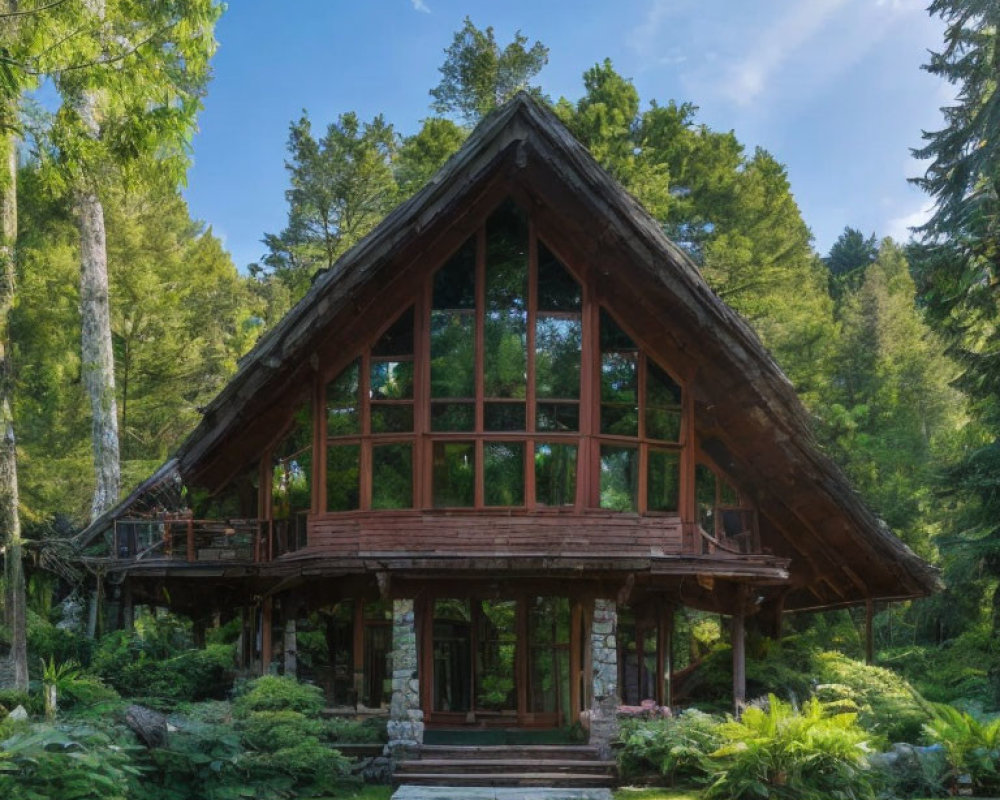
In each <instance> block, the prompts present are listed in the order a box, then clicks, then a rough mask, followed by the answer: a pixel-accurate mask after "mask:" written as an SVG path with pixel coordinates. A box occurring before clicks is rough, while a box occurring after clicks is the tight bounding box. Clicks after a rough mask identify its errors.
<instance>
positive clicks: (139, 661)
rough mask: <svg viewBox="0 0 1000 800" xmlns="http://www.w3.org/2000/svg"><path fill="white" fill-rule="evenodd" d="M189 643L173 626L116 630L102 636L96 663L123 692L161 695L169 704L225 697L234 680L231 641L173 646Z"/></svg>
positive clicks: (141, 695) (94, 660) (151, 696)
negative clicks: (150, 632) (149, 632)
mask: <svg viewBox="0 0 1000 800" xmlns="http://www.w3.org/2000/svg"><path fill="white" fill-rule="evenodd" d="M174 642H180V643H182V644H184V643H186V642H187V640H186V639H184V638H183V636H181V635H180V634H179V633H178V631H177V629H176V627H175V626H174V625H171V626H168V627H167V628H166V632H163V631H159V630H158V629H157V632H156V633H155V635H154V636H152V637H151V638H150V639H145V638H143V636H142V635H141V631H140V630H138V629H137V630H136V631H135V632H129V631H115V632H114V633H112V634H110V635H109V636H106V637H105V638H104V639H102V640H101V643H100V645H99V646H98V648H97V651H96V652H95V654H94V659H93V668H94V670H95V671H96V672H97V674H98V675H100V676H101V677H102V678H103V679H104V680H105V681H106V682H107V683H109V684H110V685H111V686H113V687H114V688H115V689H116V690H118V691H119V692H121V694H123V695H125V696H128V697H142V698H144V699H147V700H148V699H150V698H159V699H161V700H163V701H166V702H167V703H168V704H169V703H171V702H176V701H180V700H201V699H205V698H209V697H219V696H221V695H222V694H223V693H224V692H225V691H226V689H227V688H228V687H229V685H230V681H231V671H232V666H233V654H234V649H233V647H232V645H224V644H216V645H209V646H208V647H206V648H205V649H204V650H195V649H183V648H181V647H179V648H178V649H169V648H170V647H172V643H174Z"/></svg>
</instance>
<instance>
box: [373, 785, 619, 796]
mask: <svg viewBox="0 0 1000 800" xmlns="http://www.w3.org/2000/svg"><path fill="white" fill-rule="evenodd" d="M392 800H612V799H611V790H610V789H606V788H593V787H591V788H587V787H558V788H552V787H539V788H516V787H505V786H417V785H414V784H403V785H402V786H400V787H399V788H398V789H396V791H395V793H394V794H393V795H392Z"/></svg>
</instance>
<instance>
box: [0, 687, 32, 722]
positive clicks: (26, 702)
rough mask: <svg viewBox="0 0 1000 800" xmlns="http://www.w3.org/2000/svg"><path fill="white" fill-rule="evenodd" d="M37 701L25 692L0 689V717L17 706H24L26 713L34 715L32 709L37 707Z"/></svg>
mask: <svg viewBox="0 0 1000 800" xmlns="http://www.w3.org/2000/svg"><path fill="white" fill-rule="evenodd" d="M37 703H38V699H37V698H32V697H31V695H29V694H28V693H27V692H21V691H18V690H17V689H0V716H2V715H4V714H8V713H10V712H11V711H13V710H14V709H15V708H17V707H18V706H24V709H25V710H26V711H30V712H32V713H35V712H34V710H33V708H34V707H37Z"/></svg>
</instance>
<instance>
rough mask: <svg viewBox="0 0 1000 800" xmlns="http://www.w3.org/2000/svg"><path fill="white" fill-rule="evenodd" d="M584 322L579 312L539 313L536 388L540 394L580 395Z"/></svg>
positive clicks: (551, 395)
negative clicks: (565, 313)
mask: <svg viewBox="0 0 1000 800" xmlns="http://www.w3.org/2000/svg"><path fill="white" fill-rule="evenodd" d="M582 342H583V326H582V325H581V323H580V317H579V315H577V316H573V317H554V316H546V315H543V314H539V315H538V319H537V322H536V324H535V391H536V393H537V394H538V396H539V397H556V398H562V399H573V398H578V397H579V396H580V351H581V348H582Z"/></svg>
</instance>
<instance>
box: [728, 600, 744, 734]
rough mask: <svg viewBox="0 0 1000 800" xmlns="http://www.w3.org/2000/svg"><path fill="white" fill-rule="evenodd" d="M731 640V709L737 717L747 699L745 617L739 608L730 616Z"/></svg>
mask: <svg viewBox="0 0 1000 800" xmlns="http://www.w3.org/2000/svg"><path fill="white" fill-rule="evenodd" d="M732 640H733V711H734V714H735V716H736V717H737V718H739V717H740V715H741V714H742V713H743V707H744V706H745V705H746V700H747V663H746V619H745V617H744V612H743V609H742V608H740V609H739V610H738V611H737V612H736V613H735V614H733V618H732Z"/></svg>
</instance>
